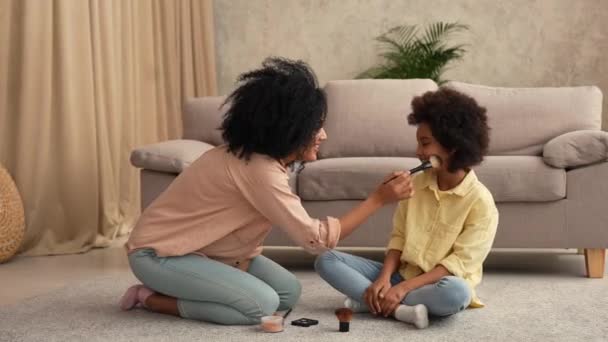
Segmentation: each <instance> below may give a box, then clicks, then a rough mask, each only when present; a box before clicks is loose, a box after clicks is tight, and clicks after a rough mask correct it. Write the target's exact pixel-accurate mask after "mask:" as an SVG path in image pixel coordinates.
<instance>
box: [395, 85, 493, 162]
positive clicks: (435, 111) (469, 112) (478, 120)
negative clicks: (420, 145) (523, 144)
mask: <svg viewBox="0 0 608 342" xmlns="http://www.w3.org/2000/svg"><path fill="white" fill-rule="evenodd" d="M412 110H413V112H412V113H411V114H409V115H408V117H407V121H408V123H409V124H410V125H418V124H420V123H423V122H424V123H426V124H428V125H429V127H430V128H431V132H432V134H433V137H435V139H436V140H437V141H438V142H439V144H441V146H443V147H444V148H445V149H446V150H448V151H451V152H453V154H452V157H451V160H450V163H449V165H448V171H450V172H454V171H456V170H458V169H467V168H470V167H471V166H474V165H477V164H479V163H481V162H482V160H483V156H484V155H485V154H486V153H487V152H488V145H489V143H490V138H489V131H490V128H489V127H488V118H487V116H486V109H485V108H484V107H480V106H479V105H478V104H477V102H476V101H475V99H473V98H472V97H470V96H468V95H465V94H463V93H460V92H458V91H456V90H454V89H451V88H448V87H442V88H439V90H437V91H429V92H426V93H425V94H423V95H422V96H417V97H415V98H414V99H413V100H412Z"/></svg>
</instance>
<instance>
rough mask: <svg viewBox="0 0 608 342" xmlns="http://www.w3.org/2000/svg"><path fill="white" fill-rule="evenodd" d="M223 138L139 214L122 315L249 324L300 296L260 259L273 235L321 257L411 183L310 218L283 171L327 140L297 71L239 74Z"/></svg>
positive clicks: (310, 85)
mask: <svg viewBox="0 0 608 342" xmlns="http://www.w3.org/2000/svg"><path fill="white" fill-rule="evenodd" d="M239 81H240V84H239V87H238V88H237V89H236V90H235V91H234V92H233V93H232V94H231V95H230V96H229V97H228V99H227V100H226V103H229V104H230V107H229V110H228V112H227V113H226V116H225V118H224V121H223V123H222V126H221V129H222V131H223V138H224V140H225V141H226V145H223V146H219V147H217V148H214V149H212V150H210V151H208V152H207V153H205V154H203V155H202V156H201V157H200V158H199V159H198V160H197V161H195V162H194V163H193V164H192V165H191V166H190V167H188V168H187V169H186V170H184V172H182V173H181V174H180V175H179V176H178V177H177V178H176V179H175V180H174V181H173V183H172V184H171V185H170V186H169V187H168V188H167V190H166V191H165V192H163V193H162V194H161V195H160V196H159V197H158V199H156V200H155V201H154V202H153V203H152V204H151V205H150V206H149V207H148V208H147V209H146V210H145V211H144V212H143V214H142V216H141V218H140V219H139V221H138V223H137V224H136V226H135V228H134V229H133V232H132V233H131V236H130V238H129V241H128V242H127V249H128V254H129V263H130V266H131V269H132V271H133V273H134V274H135V276H136V277H137V278H138V279H139V280H140V281H141V282H142V283H143V284H142V285H134V286H132V287H130V288H129V289H128V290H127V292H126V293H125V294H124V296H123V298H122V299H121V308H122V309H123V310H129V309H131V308H133V307H135V306H136V305H141V306H143V307H144V308H146V309H148V310H151V311H155V312H160V313H166V314H171V315H177V316H180V317H184V318H190V319H196V320H202V321H208V322H215V323H220V324H257V323H259V322H260V318H261V317H262V316H265V315H270V314H272V313H274V312H275V311H281V310H285V309H288V308H291V307H292V306H293V305H294V304H295V303H296V302H297V300H298V298H299V297H300V291H301V288H300V284H299V282H298V281H297V279H296V278H295V276H294V275H293V274H291V273H290V272H288V271H287V270H286V269H284V268H283V267H281V266H279V265H278V264H276V263H274V262H273V261H271V260H269V259H268V258H266V257H264V256H262V255H260V254H261V251H262V244H263V241H264V238H265V237H266V235H267V234H268V233H269V231H270V229H271V227H272V226H275V227H280V229H282V230H284V231H285V232H286V233H287V235H288V236H289V237H290V238H291V239H292V240H293V241H294V242H295V243H297V244H298V245H299V246H302V247H303V248H305V249H306V250H307V251H309V252H311V253H316V254H319V253H321V252H323V251H326V250H328V249H331V248H334V247H335V246H336V244H337V243H338V241H339V240H341V239H343V238H345V237H347V236H348V235H349V234H350V233H352V232H353V230H354V229H355V228H356V227H357V226H358V225H359V224H361V223H362V222H363V221H364V220H365V219H367V218H368V217H369V216H370V215H371V214H373V213H374V212H375V211H376V210H378V209H379V208H380V207H382V206H383V205H385V204H387V203H391V202H395V201H398V200H400V199H404V198H407V197H408V196H409V194H410V191H411V186H412V185H411V181H410V178H409V175H407V174H406V173H404V172H396V173H393V174H391V175H388V176H387V179H388V178H389V177H393V176H397V177H396V178H395V179H394V180H392V181H391V182H389V183H387V184H382V185H379V186H378V188H377V189H376V190H375V191H374V192H373V193H372V194H371V195H370V196H369V197H368V198H367V199H366V200H365V201H364V202H362V203H361V204H360V205H359V206H357V207H356V208H354V209H353V210H351V211H350V212H349V213H347V214H346V215H344V216H342V217H341V218H339V219H338V218H333V217H327V218H326V219H324V220H319V219H315V218H311V217H310V216H309V215H308V214H307V213H306V211H305V210H304V208H303V206H302V203H301V202H300V199H299V197H298V196H296V195H294V194H293V193H292V192H291V189H290V187H289V185H288V173H287V168H288V167H289V166H290V165H292V164H293V163H294V162H295V161H304V162H307V161H314V160H316V159H317V152H318V151H319V146H320V144H321V143H322V142H323V141H324V140H325V139H327V135H326V134H325V131H324V130H323V128H322V127H323V123H324V120H325V116H326V112H327V103H326V99H325V95H324V94H323V92H322V91H321V90H320V89H319V88H318V85H317V80H316V77H315V75H314V74H313V72H312V71H311V70H310V68H309V67H308V66H307V65H306V64H305V63H303V62H299V61H298V62H294V61H289V60H285V59H277V58H274V59H268V60H266V61H265V62H264V63H263V65H262V68H260V69H258V70H254V71H250V72H247V73H245V74H243V75H241V76H240V77H239Z"/></svg>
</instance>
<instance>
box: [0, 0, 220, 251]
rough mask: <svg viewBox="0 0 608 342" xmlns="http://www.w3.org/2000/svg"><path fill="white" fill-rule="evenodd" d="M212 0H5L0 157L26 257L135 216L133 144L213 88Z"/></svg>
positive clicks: (171, 130)
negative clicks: (16, 197) (16, 198)
mask: <svg viewBox="0 0 608 342" xmlns="http://www.w3.org/2000/svg"><path fill="white" fill-rule="evenodd" d="M213 35H214V32H213V15H212V3H211V1H210V0H208V1H206V0H198V1H197V0H179V1H178V0H156V1H152V0H0V163H2V164H3V165H4V166H5V167H6V168H7V169H8V170H9V172H10V173H11V175H12V177H13V178H14V179H15V182H16V184H17V188H18V190H19V192H20V193H21V196H22V197H23V201H24V206H25V212H26V226H27V228H26V237H25V241H24V244H23V246H22V248H21V250H22V251H23V252H24V253H25V254H28V255H45V254H62V253H76V252H83V251H86V250H88V249H90V248H91V247H94V246H104V245H107V244H108V242H109V241H111V240H112V239H114V238H116V237H117V236H119V235H122V234H125V233H126V232H128V231H129V229H130V228H131V227H132V224H133V222H134V220H135V219H136V217H137V214H138V213H139V212H138V210H139V195H138V188H139V183H138V173H137V170H136V169H135V168H133V167H132V166H131V165H130V164H129V154H130V151H131V150H132V149H133V148H134V147H135V146H139V145H142V144H147V143H152V142H157V141H161V140H165V139H174V138H178V137H179V136H180V134H181V116H180V114H181V106H182V103H183V101H184V99H186V98H188V97H192V96H204V95H213V94H215V92H216V77H215V61H214V41H213Z"/></svg>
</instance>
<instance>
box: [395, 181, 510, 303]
mask: <svg viewBox="0 0 608 342" xmlns="http://www.w3.org/2000/svg"><path fill="white" fill-rule="evenodd" d="M413 182H414V189H415V191H416V192H415V195H414V196H413V197H412V198H410V199H409V200H404V201H401V202H400V203H399V205H398V207H397V210H396V211H395V215H394V218H393V231H392V233H391V238H390V241H389V244H388V249H396V250H399V251H401V267H400V269H399V273H400V274H401V276H403V278H404V279H411V278H413V277H416V276H418V275H420V274H422V273H425V272H429V271H430V270H432V269H433V268H435V267H436V266H438V265H443V266H444V267H445V268H447V269H448V271H450V273H452V274H453V275H455V276H457V277H460V278H462V279H464V280H465V281H466V282H467V284H468V285H469V287H470V288H471V298H472V300H471V304H470V306H471V307H483V306H484V305H483V303H482V302H481V301H480V300H479V298H477V296H476V295H475V287H476V286H477V285H478V284H479V283H480V282H481V277H482V270H483V267H482V265H483V262H484V260H485V259H486V257H487V255H488V253H489V252H490V249H491V247H492V243H493V241H494V236H495V235H496V227H497V226H498V210H497V209H496V205H495V204H494V199H493V197H492V194H491V193H490V191H488V189H487V188H486V187H485V186H484V185H483V184H482V183H481V182H479V180H478V179H477V176H476V175H475V172H474V171H473V170H471V171H469V172H468V173H467V175H466V176H465V178H464V179H463V180H462V182H461V183H460V184H459V185H458V186H456V187H455V188H453V189H451V190H447V191H441V190H439V188H438V186H437V176H436V174H435V172H433V171H432V170H429V171H426V172H425V173H423V174H420V175H418V176H416V177H414V180H413Z"/></svg>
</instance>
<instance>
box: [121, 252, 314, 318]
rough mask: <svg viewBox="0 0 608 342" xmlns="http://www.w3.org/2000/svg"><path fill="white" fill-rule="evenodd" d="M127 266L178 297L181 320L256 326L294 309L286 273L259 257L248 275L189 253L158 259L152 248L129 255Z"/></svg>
mask: <svg viewBox="0 0 608 342" xmlns="http://www.w3.org/2000/svg"><path fill="white" fill-rule="evenodd" d="M129 264H130V265H131V270H132V271H133V273H134V274H135V276H136V277H137V279H139V280H140V281H141V282H142V283H143V284H144V285H146V286H147V287H149V288H150V289H152V290H154V291H156V292H159V293H162V294H164V295H167V296H170V297H175V298H177V306H178V309H179V313H180V316H181V317H184V318H189V319H195V320H201V321H207V322H213V323H219V324H230V325H237V324H258V323H260V318H261V317H262V316H267V315H272V314H273V313H274V312H275V311H282V310H286V309H288V308H291V307H293V306H294V304H295V303H296V302H297V301H298V299H299V298H300V294H301V290H302V287H301V285H300V282H299V281H298V280H297V279H296V277H295V276H294V275H293V274H292V273H291V272H289V271H287V270H286V269H285V268H283V267H281V266H280V265H278V264H277V263H275V262H274V261H272V260H270V259H268V258H266V257H264V256H261V255H260V256H258V257H255V258H254V259H253V260H252V261H251V264H250V265H249V270H248V271H247V272H244V271H241V270H239V269H236V268H234V267H231V266H228V265H226V264H224V263H221V262H218V261H215V260H212V259H209V258H205V257H201V256H199V255H194V254H189V255H185V256H178V257H158V256H157V255H156V253H155V252H154V250H152V249H141V250H138V251H135V252H133V253H131V254H130V255H129Z"/></svg>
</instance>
